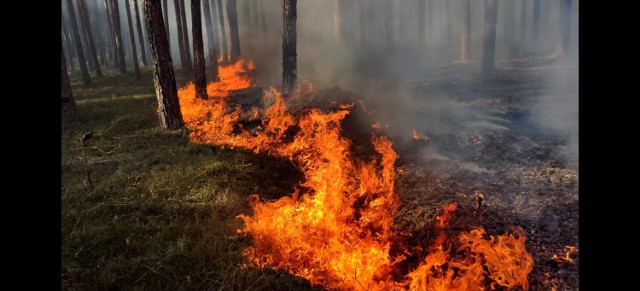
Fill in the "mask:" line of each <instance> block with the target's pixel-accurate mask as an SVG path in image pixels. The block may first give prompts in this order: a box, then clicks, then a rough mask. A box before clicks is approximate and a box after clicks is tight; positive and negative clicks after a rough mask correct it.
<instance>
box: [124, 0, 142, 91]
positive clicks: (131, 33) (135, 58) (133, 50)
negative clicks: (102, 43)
mask: <svg viewBox="0 0 640 291" xmlns="http://www.w3.org/2000/svg"><path fill="white" fill-rule="evenodd" d="M124 1H125V2H124V7H125V10H126V11H127V22H128V24H129V42H130V43H131V61H132V63H133V69H134V71H135V74H136V80H140V78H142V76H141V75H140V65H139V64H138V50H137V48H136V35H135V33H134V31H133V19H132V17H131V8H130V7H129V4H131V2H128V0H124ZM127 2H128V3H127ZM141 44H142V43H141ZM142 51H143V52H144V46H143V47H142Z"/></svg>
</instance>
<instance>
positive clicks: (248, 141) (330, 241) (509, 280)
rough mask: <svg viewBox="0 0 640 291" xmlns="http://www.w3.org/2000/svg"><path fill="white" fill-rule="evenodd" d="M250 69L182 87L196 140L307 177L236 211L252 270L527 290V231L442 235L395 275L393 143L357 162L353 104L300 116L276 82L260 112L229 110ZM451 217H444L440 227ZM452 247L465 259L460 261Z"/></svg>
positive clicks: (323, 280) (368, 285)
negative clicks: (350, 133)
mask: <svg viewBox="0 0 640 291" xmlns="http://www.w3.org/2000/svg"><path fill="white" fill-rule="evenodd" d="M252 69H253V65H252V63H245V62H243V61H242V60H240V61H238V62H237V63H236V64H233V65H230V66H226V67H220V70H219V72H220V81H219V82H212V83H209V84H208V85H207V93H208V94H209V99H208V100H203V99H198V98H196V97H195V90H194V85H193V84H188V85H187V86H185V87H184V88H181V89H180V90H179V92H178V96H179V99H180V106H181V110H182V115H183V118H184V121H185V124H186V126H187V127H188V128H189V129H190V139H191V140H192V141H193V142H195V143H205V144H212V145H217V146H222V147H229V148H243V149H248V150H251V151H253V152H255V153H266V154H269V155H274V156H279V157H285V158H287V159H290V160H291V161H293V162H294V163H296V164H297V165H298V166H299V168H300V169H301V171H302V173H303V174H304V178H305V179H304V182H302V185H301V186H303V187H302V188H303V189H308V190H305V191H300V190H299V189H298V190H295V191H294V193H292V195H291V196H288V197H282V198H280V199H278V200H276V201H268V202H260V201H259V199H258V195H257V194H254V195H252V196H251V206H252V208H253V215H251V216H249V215H244V214H242V215H239V216H238V217H239V218H240V219H242V220H243V221H244V227H243V228H242V229H240V230H239V232H240V233H241V234H244V235H247V236H250V237H251V242H252V244H251V246H249V247H248V248H247V249H245V251H244V253H243V254H244V256H245V257H246V259H247V262H248V264H247V266H252V267H257V268H263V267H271V268H274V269H278V270H284V271H286V272H289V273H291V274H294V275H297V276H300V277H303V278H305V279H307V280H309V281H310V282H311V284H313V285H321V286H324V287H326V288H328V289H340V290H360V289H363V290H389V289H393V288H397V289H410V290H456V289H458V290H473V289H480V288H486V286H498V285H499V286H504V287H515V286H522V287H523V288H524V289H528V281H527V276H528V274H529V272H530V271H531V269H532V267H533V260H532V257H531V255H530V254H529V253H528V252H527V251H526V249H525V246H524V243H525V236H524V234H522V233H519V234H516V235H514V234H505V235H501V236H497V237H490V239H489V240H487V239H485V238H484V237H485V236H486V235H485V233H484V230H482V229H475V230H472V231H471V232H465V233H462V234H460V235H459V237H458V240H459V245H461V247H459V248H458V249H455V250H451V249H449V248H447V247H446V246H445V245H443V243H444V241H445V240H444V239H440V240H438V241H436V242H435V243H434V245H433V246H432V247H431V248H430V251H431V252H430V253H429V254H428V255H427V256H426V257H425V258H424V260H423V262H422V263H421V264H420V265H419V266H418V267H417V268H416V269H415V270H413V271H411V272H409V273H408V274H407V275H406V278H405V279H403V280H400V281H399V282H398V281H396V280H394V279H393V277H392V275H391V274H392V272H393V270H394V268H396V266H397V265H398V263H399V262H401V261H402V260H404V256H400V257H391V256H390V255H389V250H390V247H391V245H392V243H393V241H394V238H395V234H394V233H393V231H392V224H393V217H394V214H395V211H396V209H397V206H398V202H399V200H398V196H397V194H396V193H395V185H394V179H395V173H396V169H395V167H394V163H395V161H396V159H397V158H398V155H397V153H396V152H395V151H394V150H393V148H392V143H391V142H390V141H389V140H388V139H387V138H386V137H385V136H373V137H372V138H371V142H372V144H373V146H374V149H375V151H376V152H377V153H378V155H376V156H374V157H372V158H371V160H369V161H360V160H356V159H355V158H353V157H352V155H351V153H350V150H349V148H350V146H351V141H350V140H349V139H347V138H345V137H343V136H342V135H341V126H342V120H343V119H344V118H345V117H346V116H347V115H348V114H349V112H350V109H351V108H350V106H342V107H340V109H339V110H336V111H332V112H329V113H324V112H321V111H320V110H318V109H310V110H308V111H305V113H304V114H301V115H300V116H299V117H295V116H293V115H291V114H290V113H288V112H287V110H286V105H285V101H284V100H283V98H282V96H281V95H280V93H279V92H278V91H277V90H275V89H274V88H270V89H269V90H268V92H267V93H266V94H265V96H264V97H263V100H265V101H269V102H273V104H272V105H271V106H269V107H268V108H266V109H264V110H262V109H257V108H254V109H252V110H253V112H243V111H242V110H241V109H240V108H239V107H235V108H233V107H231V106H229V104H228V101H227V99H228V97H229V94H230V92H232V91H233V90H238V89H244V88H248V87H251V86H255V85H254V83H253V80H252V79H251V77H250V74H249V71H250V70H252ZM299 97H300V96H298V98H299ZM247 116H249V118H256V117H258V116H265V117H264V118H262V120H261V126H260V127H258V128H257V129H254V130H246V129H243V128H242V126H241V124H240V122H239V121H240V120H241V118H246V117H247ZM294 128H295V129H298V131H297V133H295V135H294V136H293V138H292V139H291V138H290V137H287V133H288V132H291V131H290V130H291V129H294ZM294 132H295V131H294ZM301 192H302V193H301ZM454 210H455V206H449V208H446V207H445V212H446V213H448V212H447V211H454ZM446 213H445V216H442V217H440V218H439V223H440V224H442V227H444V225H445V223H446V220H447V219H448V217H449V216H447V214H446ZM443 235H444V231H443V234H441V238H442V236H443ZM445 236H446V235H445ZM452 252H457V253H464V254H465V255H464V256H460V255H456V256H455V258H454V257H452V256H451V253H452Z"/></svg>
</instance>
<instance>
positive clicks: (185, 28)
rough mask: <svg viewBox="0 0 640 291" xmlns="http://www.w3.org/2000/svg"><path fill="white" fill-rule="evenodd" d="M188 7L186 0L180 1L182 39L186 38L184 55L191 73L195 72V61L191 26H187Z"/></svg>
mask: <svg viewBox="0 0 640 291" xmlns="http://www.w3.org/2000/svg"><path fill="white" fill-rule="evenodd" d="M186 9H187V6H186V5H185V4H184V0H180V14H181V17H180V19H181V20H182V37H184V55H185V57H187V66H189V72H193V59H192V58H191V42H189V26H188V25H187V12H186Z"/></svg>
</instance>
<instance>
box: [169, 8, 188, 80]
mask: <svg viewBox="0 0 640 291" xmlns="http://www.w3.org/2000/svg"><path fill="white" fill-rule="evenodd" d="M173 6H174V8H175V11H176V25H177V28H178V50H179V52H180V66H181V67H182V73H183V74H184V75H185V76H187V78H188V77H190V76H191V68H190V67H189V64H188V60H187V53H186V50H187V48H186V47H185V40H184V30H183V29H182V19H181V18H182V14H181V13H180V0H173Z"/></svg>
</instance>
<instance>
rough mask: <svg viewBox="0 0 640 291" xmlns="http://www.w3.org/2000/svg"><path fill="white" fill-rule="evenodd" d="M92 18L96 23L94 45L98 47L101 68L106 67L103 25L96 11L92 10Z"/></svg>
mask: <svg viewBox="0 0 640 291" xmlns="http://www.w3.org/2000/svg"><path fill="white" fill-rule="evenodd" d="M92 18H93V19H95V20H96V21H97V22H98V25H97V26H95V27H97V29H96V31H95V32H96V40H97V41H96V45H97V46H98V55H99V56H100V64H102V65H103V66H105V67H106V66H107V55H106V52H105V48H104V47H105V45H106V43H105V40H104V32H103V29H104V27H103V26H104V25H102V24H104V23H102V18H101V17H100V14H99V13H98V10H97V9H93V13H92Z"/></svg>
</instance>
